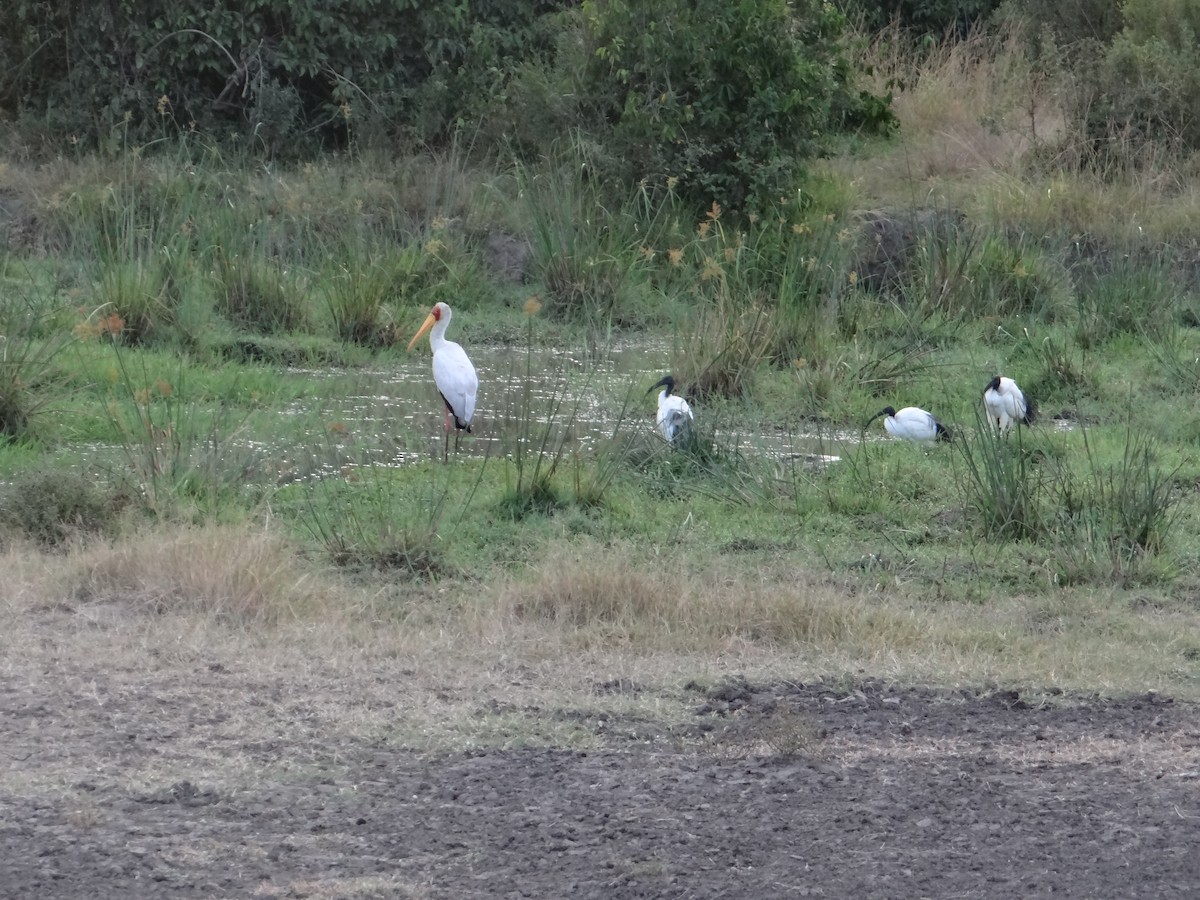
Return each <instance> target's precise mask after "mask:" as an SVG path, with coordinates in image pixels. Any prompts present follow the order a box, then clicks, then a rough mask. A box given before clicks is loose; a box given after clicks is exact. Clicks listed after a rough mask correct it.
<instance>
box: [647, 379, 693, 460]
mask: <svg viewBox="0 0 1200 900" xmlns="http://www.w3.org/2000/svg"><path fill="white" fill-rule="evenodd" d="M656 387H661V388H662V391H660V392H659V394H658V418H657V422H658V433H659V434H661V435H662V436H663V440H665V441H667V442H668V443H671V444H673V443H675V441H676V440H678V439H679V438H680V437H681V436H682V435H683V434H684V433H685V432H686V431H687V430H688V429H689V428H691V426H692V422H693V421H695V416H693V415H692V408H691V407H690V406H688V402H687V401H686V400H684V399H683V398H682V397H680V396H678V395H677V394H672V393H671V391H673V390H675V379H674V378H672V377H671V376H670V375H667V376H666V377H665V378H663V379H662V380H661V381H660V382H658V384H656V385H654V386H653V387H651V388H650V390H651V391H652V390H654V388H656ZM647 393H649V392H647Z"/></svg>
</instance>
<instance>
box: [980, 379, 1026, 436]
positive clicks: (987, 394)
mask: <svg viewBox="0 0 1200 900" xmlns="http://www.w3.org/2000/svg"><path fill="white" fill-rule="evenodd" d="M983 405H984V407H985V408H986V409H987V415H988V421H989V422H991V423H992V424H993V425H995V426H996V428H997V429H999V430H1000V431H1008V429H1009V428H1011V427H1012V426H1013V423H1020V424H1022V425H1031V424H1033V417H1034V416H1035V415H1036V414H1037V404H1035V403H1034V402H1033V401H1032V400H1026V398H1025V394H1024V392H1023V391H1022V390H1021V389H1020V388H1019V387H1017V383H1016V382H1015V381H1013V380H1012V379H1011V378H1005V377H1004V376H1003V375H997V376H996V377H995V378H993V379H992V380H991V381H989V382H988V386H987V387H986V388H984V390H983Z"/></svg>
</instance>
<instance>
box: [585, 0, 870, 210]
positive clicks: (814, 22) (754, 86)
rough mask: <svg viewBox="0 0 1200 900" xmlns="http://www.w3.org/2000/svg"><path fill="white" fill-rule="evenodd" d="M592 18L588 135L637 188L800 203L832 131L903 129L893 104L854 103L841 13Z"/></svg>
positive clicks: (729, 202) (611, 5) (700, 10)
mask: <svg viewBox="0 0 1200 900" xmlns="http://www.w3.org/2000/svg"><path fill="white" fill-rule="evenodd" d="M583 12H584V16H585V18H586V22H587V27H588V37H589V40H590V41H591V42H592V43H593V45H594V47H595V50H594V53H593V55H592V57H591V58H590V59H589V60H588V62H587V68H586V70H585V71H584V73H583V75H582V85H581V89H582V90H583V91H584V92H585V98H584V107H585V109H586V110H587V115H588V122H587V124H585V125H584V127H585V128H590V129H592V131H593V134H594V135H596V137H597V140H598V141H599V143H600V144H601V145H602V146H603V147H604V149H605V150H606V151H607V153H608V158H609V160H610V163H611V164H612V165H614V166H615V167H617V168H618V169H619V170H620V174H621V175H623V176H624V177H625V179H626V180H628V181H629V182H631V183H632V182H637V181H638V180H640V179H644V180H646V181H648V182H649V183H651V184H663V183H665V182H666V180H667V179H668V178H676V179H678V180H679V190H680V192H681V193H682V194H683V195H684V196H685V197H686V198H687V199H689V200H690V201H692V202H693V203H694V204H695V208H697V209H702V208H704V207H706V206H708V204H709V203H711V202H712V201H714V200H716V201H717V202H718V203H720V204H721V205H722V206H725V207H727V208H731V209H741V208H744V207H755V206H762V205H765V204H769V203H772V202H777V201H778V200H779V198H780V197H789V196H791V195H792V193H793V192H794V191H795V188H796V183H797V180H798V177H799V176H800V174H801V173H802V166H803V163H804V161H805V160H807V159H809V158H811V157H813V156H815V155H816V154H817V153H818V152H819V151H820V149H821V142H822V140H823V139H824V137H825V135H826V134H827V133H828V132H829V131H830V130H836V129H841V128H843V127H847V126H858V125H866V126H869V127H874V128H877V129H881V130H886V129H887V128H890V127H891V124H892V122H893V119H892V116H891V112H890V109H889V108H888V105H887V102H886V101H880V100H879V98H873V97H869V96H867V95H865V94H859V93H856V92H855V90H854V86H853V84H852V73H851V69H850V65H849V62H848V59H847V56H846V55H845V53H844V51H843V47H842V43H843V32H844V28H845V19H844V18H843V17H842V15H841V14H840V13H838V12H837V11H836V9H835V8H834V7H833V6H832V5H831V4H821V3H818V2H815V0H801V2H796V3H788V2H786V0H768V2H763V3H729V2H727V0H656V2H653V3H631V2H626V0H611V2H606V3H599V2H595V0H589V2H585V3H584V4H583ZM871 101H875V102H871Z"/></svg>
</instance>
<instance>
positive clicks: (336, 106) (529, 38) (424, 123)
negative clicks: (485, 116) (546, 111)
mask: <svg viewBox="0 0 1200 900" xmlns="http://www.w3.org/2000/svg"><path fill="white" fill-rule="evenodd" d="M559 5H560V4H559V3H555V2H549V0H505V2H500V3H491V4H471V8H470V14H466V4H463V3H399V4H380V3H377V2H375V0H344V2H340V3H336V4H328V3H322V2H319V0H299V2H292V0H288V2H284V0H266V2H261V3H255V4H252V5H249V6H233V7H231V6H228V5H221V4H218V5H215V6H214V5H213V4H210V3H203V2H200V0H182V2H166V0H136V2H135V0H114V2H111V3H100V4H96V3H89V2H84V0H66V2H62V3H53V4H50V3H35V2H17V3H8V4H4V5H3V6H0V63H3V65H0V115H5V116H6V117H8V118H11V119H17V118H20V117H22V116H24V117H26V118H41V120H42V123H43V125H44V127H45V128H46V130H47V131H48V132H49V135H48V136H50V137H55V136H57V138H58V139H59V140H61V139H62V138H63V137H65V136H66V135H71V134H74V135H77V136H78V139H79V140H80V141H81V142H83V143H85V144H93V143H95V144H98V145H100V146H102V147H107V148H108V149H112V150H116V149H120V147H121V146H122V144H124V143H131V144H141V143H145V142H147V141H150V140H154V139H158V138H161V137H163V136H164V134H171V133H177V132H184V133H186V132H190V131H193V130H199V131H202V132H205V133H209V134H214V135H219V136H222V137H237V138H238V139H240V141H241V142H242V143H245V144H252V145H253V146H255V147H257V148H261V149H263V150H265V151H266V152H268V153H273V154H283V155H293V154H296V153H297V152H303V151H304V150H306V149H313V148H315V147H317V146H319V145H321V144H322V143H327V142H329V141H334V142H341V143H344V142H346V141H347V140H349V139H351V138H352V137H354V136H355V133H356V132H363V131H366V132H367V133H368V134H371V133H376V134H383V135H390V136H394V135H395V134H396V133H398V132H399V131H400V130H401V129H409V130H410V133H411V130H412V129H415V130H416V131H417V136H418V137H425V138H430V137H433V138H437V137H441V136H444V135H445V134H446V133H447V132H448V131H449V130H450V129H451V128H453V127H455V125H456V123H457V122H458V121H460V120H469V117H470V115H471V114H472V113H473V112H478V111H479V110H482V109H486V108H487V107H488V106H489V105H490V104H491V103H493V102H495V100H496V99H497V97H498V96H499V93H500V91H502V89H503V85H504V83H505V82H506V80H507V77H508V73H509V72H510V70H511V69H512V67H513V66H515V64H516V62H517V61H520V60H521V59H524V58H526V57H527V56H529V55H533V54H534V53H535V52H536V47H535V46H534V45H535V44H536V43H537V42H538V41H543V42H546V41H548V40H549V35H548V32H547V30H546V29H541V28H539V27H538V23H539V20H540V19H541V18H542V17H543V16H544V15H545V14H546V13H548V12H551V11H554V10H556V9H557V8H558V7H559Z"/></svg>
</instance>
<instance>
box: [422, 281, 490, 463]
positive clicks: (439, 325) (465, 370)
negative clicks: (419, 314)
mask: <svg viewBox="0 0 1200 900" xmlns="http://www.w3.org/2000/svg"><path fill="white" fill-rule="evenodd" d="M450 315H451V313H450V307H449V306H448V305H447V304H445V303H438V304H437V305H436V306H434V307H433V309H432V310H431V311H430V313H429V315H428V316H426V317H425V322H424V324H423V325H421V327H420V329H418V331H417V333H416V334H415V335H413V339H412V340H411V341H409V342H408V349H409V350H411V349H412V348H413V344H415V343H416V342H417V341H419V340H420V339H421V337H422V335H424V334H425V332H427V331H429V330H430V329H433V330H432V331H431V332H430V334H429V346H430V347H432V348H433V383H434V384H435V385H437V389H438V393H439V394H441V397H442V402H443V403H444V404H446V415H445V417H444V419H443V428H444V431H445V435H446V440H445V443H444V444H443V446H442V461H443V462H445V461H446V460H448V459H449V456H450V420H451V419H453V420H454V452H455V453H457V452H458V439H459V433H460V432H463V431H465V432H466V433H467V434H470V433H471V419H472V418H473V417H474V416H475V397H476V394H477V393H478V392H479V376H478V375H476V374H475V366H473V365H472V364H471V360H470V359H469V358H468V357H467V353H466V351H465V350H463V348H462V347H461V346H459V345H458V344H456V343H454V341H448V340H446V328H447V327H449V325H450Z"/></svg>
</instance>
